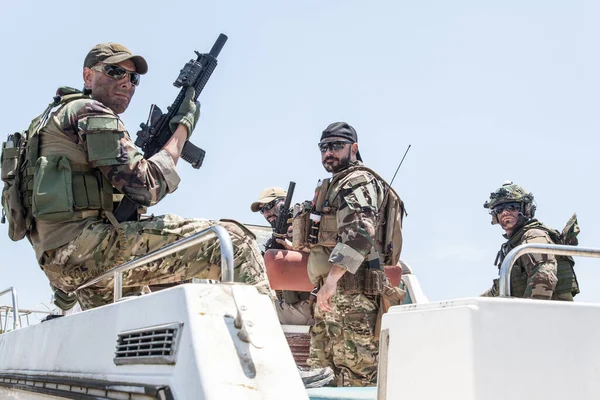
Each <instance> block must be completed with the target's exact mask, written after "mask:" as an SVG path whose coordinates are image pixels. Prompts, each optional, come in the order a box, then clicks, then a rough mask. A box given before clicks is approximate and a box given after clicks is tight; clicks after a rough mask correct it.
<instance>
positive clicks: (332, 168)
mask: <svg viewBox="0 0 600 400" xmlns="http://www.w3.org/2000/svg"><path fill="white" fill-rule="evenodd" d="M336 160H337V164H334V163H331V162H332V161H334V162H335V161H336ZM349 165H350V154H348V155H346V156H345V157H342V158H336V157H327V158H326V159H325V160H323V167H325V169H326V170H327V172H331V173H332V174H335V173H336V172H339V171H341V170H343V169H345V168H347V167H348V166H349Z"/></svg>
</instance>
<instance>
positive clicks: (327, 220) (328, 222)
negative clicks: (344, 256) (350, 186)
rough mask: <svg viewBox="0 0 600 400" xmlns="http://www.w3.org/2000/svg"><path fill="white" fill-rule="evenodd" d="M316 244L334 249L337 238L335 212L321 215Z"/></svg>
mask: <svg viewBox="0 0 600 400" xmlns="http://www.w3.org/2000/svg"><path fill="white" fill-rule="evenodd" d="M317 237H318V240H317V244H319V245H320V246H325V247H335V245H336V243H337V237H338V226H337V217H336V214H335V212H333V213H328V214H323V215H321V222H320V226H319V234H318V236H317Z"/></svg>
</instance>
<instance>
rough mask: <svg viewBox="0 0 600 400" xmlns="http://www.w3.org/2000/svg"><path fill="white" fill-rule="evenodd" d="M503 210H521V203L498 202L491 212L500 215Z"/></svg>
mask: <svg viewBox="0 0 600 400" xmlns="http://www.w3.org/2000/svg"><path fill="white" fill-rule="evenodd" d="M504 210H506V211H509V212H511V211H521V203H516V202H511V203H504V204H499V205H497V206H496V207H494V209H493V210H492V212H493V213H494V214H496V215H500V214H502V212H503V211H504Z"/></svg>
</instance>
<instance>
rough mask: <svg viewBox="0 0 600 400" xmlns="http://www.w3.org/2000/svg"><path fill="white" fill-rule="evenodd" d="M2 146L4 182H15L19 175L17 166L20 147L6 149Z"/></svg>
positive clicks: (4, 144)
mask: <svg viewBox="0 0 600 400" xmlns="http://www.w3.org/2000/svg"><path fill="white" fill-rule="evenodd" d="M5 146H6V143H3V145H2V157H1V158H2V169H1V171H2V172H1V174H2V180H3V181H4V182H6V181H10V180H14V179H15V176H16V175H17V165H18V162H19V155H20V151H19V148H18V147H5Z"/></svg>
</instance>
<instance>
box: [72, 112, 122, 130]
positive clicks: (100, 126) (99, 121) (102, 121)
mask: <svg viewBox="0 0 600 400" xmlns="http://www.w3.org/2000/svg"><path fill="white" fill-rule="evenodd" d="M82 125H84V126H80V127H79V128H80V129H83V130H84V131H88V132H93V131H118V130H120V129H119V118H117V117H115V116H113V115H103V116H94V117H87V118H86V119H85V120H84V121H82Z"/></svg>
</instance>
